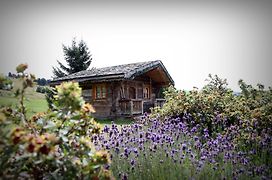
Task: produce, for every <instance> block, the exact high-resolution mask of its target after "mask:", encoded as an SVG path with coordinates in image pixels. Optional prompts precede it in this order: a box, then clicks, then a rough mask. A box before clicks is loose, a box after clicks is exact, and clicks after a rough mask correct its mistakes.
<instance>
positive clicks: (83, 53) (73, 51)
mask: <svg viewBox="0 0 272 180" xmlns="http://www.w3.org/2000/svg"><path fill="white" fill-rule="evenodd" d="M62 46H63V53H64V59H65V61H66V62H67V66H65V65H63V64H62V63H61V62H59V61H58V60H57V61H58V64H59V67H53V74H54V76H55V77H57V78H58V77H63V76H66V75H69V74H73V73H76V72H79V71H82V70H86V69H87V68H88V67H89V66H90V64H91V62H92V57H91V56H92V55H91V54H90V51H89V49H88V47H87V45H86V43H85V42H84V41H83V40H81V41H80V42H79V43H78V44H77V43H76V40H75V38H74V39H73V41H72V46H71V47H69V46H65V45H62Z"/></svg>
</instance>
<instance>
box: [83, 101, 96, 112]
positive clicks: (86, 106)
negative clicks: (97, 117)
mask: <svg viewBox="0 0 272 180" xmlns="http://www.w3.org/2000/svg"><path fill="white" fill-rule="evenodd" d="M82 110H83V111H84V112H86V113H95V109H94V107H93V106H92V105H91V104H89V103H86V104H84V105H83V106H82Z"/></svg>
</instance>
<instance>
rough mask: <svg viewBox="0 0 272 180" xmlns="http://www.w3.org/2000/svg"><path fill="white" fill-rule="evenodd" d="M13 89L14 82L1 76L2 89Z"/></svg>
mask: <svg viewBox="0 0 272 180" xmlns="http://www.w3.org/2000/svg"><path fill="white" fill-rule="evenodd" d="M12 88H13V83H12V80H11V79H9V78H6V77H4V76H2V75H0V89H5V90H11V89H12Z"/></svg>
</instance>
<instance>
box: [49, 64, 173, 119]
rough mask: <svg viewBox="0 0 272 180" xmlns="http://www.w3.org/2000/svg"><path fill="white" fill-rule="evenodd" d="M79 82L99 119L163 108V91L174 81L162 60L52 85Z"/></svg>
mask: <svg viewBox="0 0 272 180" xmlns="http://www.w3.org/2000/svg"><path fill="white" fill-rule="evenodd" d="M64 81H76V82H78V83H79V85H80V86H81V87H82V96H83V98H84V99H85V101H86V102H89V103H90V104H92V105H93V107H94V109H95V111H96V112H95V113H94V116H95V117H97V118H117V117H131V116H135V115H140V114H143V113H144V112H149V108H150V107H154V106H162V104H163V103H164V99H163V98H162V90H163V88H165V87H168V86H169V85H174V81H173V79H172V78H171V76H170V75H169V73H168V72H167V70H166V68H165V66H164V65H163V63H162V62H161V61H160V60H156V61H148V62H140V63H132V64H123V65H118V66H111V67H104V68H93V69H91V70H85V71H80V72H77V73H74V74H71V75H68V76H65V77H62V78H58V79H54V80H53V81H51V83H50V84H51V86H55V85H58V84H60V83H62V82H64Z"/></svg>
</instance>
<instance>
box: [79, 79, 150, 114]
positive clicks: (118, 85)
mask: <svg viewBox="0 0 272 180" xmlns="http://www.w3.org/2000/svg"><path fill="white" fill-rule="evenodd" d="M97 84H100V83H92V82H84V83H81V84H80V86H81V87H82V95H83V97H84V99H85V101H86V102H89V103H90V104H92V105H93V107H94V108H95V110H96V113H94V116H95V117H97V118H117V117H120V116H122V112H121V109H120V103H119V100H121V99H131V98H132V97H131V94H130V92H131V91H132V89H133V88H134V89H135V97H134V98H133V99H140V100H143V101H144V102H149V103H152V102H153V101H154V100H155V99H154V98H155V97H153V96H152V94H153V87H152V81H151V80H150V79H144V78H142V79H137V80H126V81H115V82H103V84H105V86H106V89H107V94H106V98H104V99H95V93H94V92H95V90H94V89H95V87H96V85H97ZM146 87H148V88H149V97H148V98H144V97H143V92H142V93H141V91H143V89H144V88H146ZM153 103H154V102H153Z"/></svg>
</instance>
